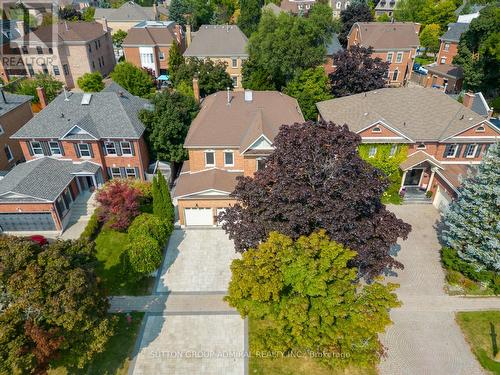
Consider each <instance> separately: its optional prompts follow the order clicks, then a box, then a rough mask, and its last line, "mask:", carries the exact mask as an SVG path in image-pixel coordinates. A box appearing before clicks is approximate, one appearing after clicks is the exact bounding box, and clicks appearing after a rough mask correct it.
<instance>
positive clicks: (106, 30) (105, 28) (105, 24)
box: [102, 17, 109, 33]
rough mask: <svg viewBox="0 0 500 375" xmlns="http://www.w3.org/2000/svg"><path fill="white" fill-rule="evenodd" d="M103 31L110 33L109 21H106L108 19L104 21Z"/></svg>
mask: <svg viewBox="0 0 500 375" xmlns="http://www.w3.org/2000/svg"><path fill="white" fill-rule="evenodd" d="M102 29H103V30H104V32H106V33H107V32H108V31H109V27H108V20H107V19H106V17H104V18H103V19H102Z"/></svg>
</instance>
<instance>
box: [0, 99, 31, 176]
mask: <svg viewBox="0 0 500 375" xmlns="http://www.w3.org/2000/svg"><path fill="white" fill-rule="evenodd" d="M31 99H32V97H31V96H27V95H15V94H10V93H8V92H4V91H3V90H1V91H0V148H1V151H0V173H1V174H3V172H4V171H7V170H9V169H11V168H12V167H14V166H15V165H16V164H18V163H20V162H21V161H23V160H24V156H23V151H22V150H21V146H20V145H19V142H17V141H15V140H13V139H10V136H11V135H13V134H14V133H15V132H17V131H18V130H19V129H20V128H21V127H22V126H23V125H24V124H26V123H27V122H28V121H29V120H30V119H31V118H32V117H33V112H32V111H31Z"/></svg>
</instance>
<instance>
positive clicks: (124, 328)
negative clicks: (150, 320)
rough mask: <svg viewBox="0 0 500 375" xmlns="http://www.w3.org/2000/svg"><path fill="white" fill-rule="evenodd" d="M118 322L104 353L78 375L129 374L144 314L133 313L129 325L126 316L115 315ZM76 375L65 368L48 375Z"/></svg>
mask: <svg viewBox="0 0 500 375" xmlns="http://www.w3.org/2000/svg"><path fill="white" fill-rule="evenodd" d="M115 315H116V316H117V317H118V322H117V324H116V328H115V334H114V335H113V336H112V337H111V338H110V339H109V341H108V343H107V344H106V348H105V349H104V352H102V353H99V354H97V355H96V356H95V357H94V360H93V361H92V362H91V363H90V364H89V365H88V366H86V367H85V369H82V370H80V371H77V372H76V374H78V375H80V374H81V375H83V374H99V375H125V374H127V373H128V367H129V365H130V360H131V359H132V358H131V357H132V351H133V349H134V344H135V341H136V338H137V334H138V332H139V327H140V325H141V321H142V318H143V317H144V313H142V312H141V313H138V312H133V313H131V316H132V322H131V323H130V324H129V323H128V322H127V318H126V315H125V314H115ZM70 373H71V374H75V371H71V372H70V371H68V369H66V368H65V367H63V366H59V367H55V368H53V369H50V370H49V371H48V375H67V374H70Z"/></svg>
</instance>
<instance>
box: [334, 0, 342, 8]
mask: <svg viewBox="0 0 500 375" xmlns="http://www.w3.org/2000/svg"><path fill="white" fill-rule="evenodd" d="M335 6H336V8H337V9H341V8H342V3H341V2H340V1H337V3H336V4H335Z"/></svg>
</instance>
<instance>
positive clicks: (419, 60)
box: [415, 56, 434, 65]
mask: <svg viewBox="0 0 500 375" xmlns="http://www.w3.org/2000/svg"><path fill="white" fill-rule="evenodd" d="M433 62H434V57H423V56H417V57H415V63H417V64H420V65H427V64H432V63H433Z"/></svg>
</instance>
